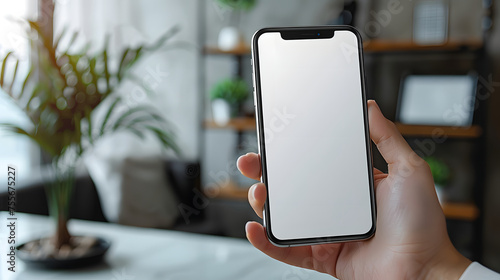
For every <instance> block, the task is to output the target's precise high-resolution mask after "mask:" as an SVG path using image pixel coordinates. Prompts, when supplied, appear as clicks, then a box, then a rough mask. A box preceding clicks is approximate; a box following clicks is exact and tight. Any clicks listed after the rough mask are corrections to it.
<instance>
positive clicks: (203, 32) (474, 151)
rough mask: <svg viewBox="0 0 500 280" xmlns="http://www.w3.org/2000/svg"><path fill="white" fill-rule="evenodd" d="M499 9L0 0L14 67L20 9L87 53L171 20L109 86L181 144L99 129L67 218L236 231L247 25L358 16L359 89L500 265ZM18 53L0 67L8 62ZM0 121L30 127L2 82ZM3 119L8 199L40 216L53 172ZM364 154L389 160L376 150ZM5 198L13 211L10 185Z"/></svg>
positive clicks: (464, 2) (3, 44)
mask: <svg viewBox="0 0 500 280" xmlns="http://www.w3.org/2000/svg"><path fill="white" fill-rule="evenodd" d="M53 3H55V10H54V13H53V17H52V16H51V14H52V13H51V12H50V9H51V8H50V7H51V5H52V4H53ZM235 3H236V4H235ZM499 12H500V2H499V1H493V0H453V1H452V0H413V1H412V0H374V1H368V0H359V1H348V0H346V1H339V0H317V1H305V0H270V1H258V0H257V1H236V2H234V1H222V0H206V1H205V0H184V1H176V0H168V1H157V0H145V1H132V0H127V1H123V0H122V1H118V0H107V1H96V0H93V1H82V0H74V1H68V0H56V1H54V2H53V1H47V0H40V1H36V0H18V1H0V57H2V59H3V58H4V57H5V55H6V54H7V53H8V52H9V51H15V52H16V55H17V58H18V59H19V60H20V62H21V63H20V64H19V68H18V69H17V71H18V72H19V74H18V75H26V74H27V73H28V71H29V70H28V67H27V66H24V64H23V62H26V63H29V62H30V61H36V60H37V59H39V58H38V57H37V55H39V54H37V53H36V52H33V51H32V50H33V44H32V43H30V41H29V40H28V35H27V33H26V29H27V25H26V23H25V22H24V23H23V22H22V21H21V19H32V20H36V19H38V20H40V19H42V20H47V21H53V25H52V26H53V29H52V32H53V34H54V35H53V37H54V38H57V37H58V34H61V32H62V31H63V30H65V34H67V36H64V37H63V38H62V39H61V42H60V46H59V47H61V48H66V47H68V48H70V47H71V50H73V49H74V50H77V49H82V48H85V46H86V43H88V42H91V43H92V44H91V45H90V46H88V47H87V48H86V49H85V50H86V51H87V52H89V53H92V52H98V51H101V50H102V49H103V47H104V46H105V43H106V42H107V50H108V55H109V59H110V61H111V62H113V63H114V65H117V64H118V63H119V62H120V59H121V57H120V51H121V50H123V49H124V48H126V47H131V48H134V47H137V46H140V45H141V44H152V43H153V42H155V41H156V40H158V39H159V38H161V36H162V35H163V34H165V32H167V31H168V30H174V31H175V32H173V35H172V36H171V37H169V39H168V40H167V42H166V43H165V44H163V45H162V46H161V47H160V48H158V49H157V50H155V51H151V52H148V53H147V54H145V55H144V56H143V57H142V58H141V60H140V61H139V62H138V63H137V64H136V65H134V67H133V68H131V73H132V74H133V75H134V77H135V78H134V80H136V81H137V80H138V81H139V84H141V85H143V87H138V86H136V85H134V83H133V80H131V81H124V82H123V83H120V85H119V87H116V88H115V89H114V92H113V94H115V95H117V96H120V97H121V100H122V101H123V102H122V103H123V104H122V106H123V107H124V108H126V107H128V108H132V107H134V106H142V105H147V106H150V108H153V109H155V110H156V111H157V112H158V113H159V114H160V115H161V117H162V118H164V119H165V120H166V124H167V126H168V128H169V133H170V132H171V135H173V137H174V139H175V142H176V144H177V146H178V149H179V152H178V153H175V152H174V151H173V149H169V148H168V145H167V149H165V148H164V146H165V145H162V142H161V141H159V140H158V138H157V137H154V135H153V133H149V134H148V133H145V134H144V135H143V138H140V137H137V135H135V134H134V133H130V132H131V131H126V130H124V131H116V132H114V133H109V134H107V135H106V136H105V137H102V138H99V139H98V141H96V142H94V143H92V145H88V148H86V149H85V153H83V154H82V156H81V160H78V162H76V164H75V170H76V171H75V178H76V179H75V187H74V189H73V195H72V197H71V200H70V210H69V211H70V212H69V213H70V214H69V216H70V217H72V218H78V219H85V220H92V221H102V222H109V223H118V224H122V225H128V226H139V227H152V228H163V229H172V230H176V231H180V232H194V233H201V234H207V235H220V236H228V237H236V238H244V236H245V234H244V225H245V223H246V221H248V220H259V218H258V217H257V216H256V215H255V214H254V213H253V211H252V210H251V208H250V206H249V205H248V202H247V200H246V197H247V190H248V187H249V186H251V185H252V184H253V183H254V181H252V180H249V179H246V178H244V177H243V176H241V175H240V174H239V172H238V170H237V168H236V160H237V158H238V157H239V156H240V155H242V154H245V153H247V152H257V138H256V131H255V118H254V111H253V94H252V78H251V75H252V68H251V56H250V42H251V37H252V34H253V33H254V32H255V31H256V30H258V29H260V28H263V27H270V26H305V25H326V24H348V25H353V26H355V27H356V28H358V30H359V31H360V33H361V34H362V37H363V40H364V60H365V61H364V62H365V76H366V92H367V95H368V98H370V99H375V100H376V101H377V102H378V104H379V105H380V107H381V109H382V111H383V112H384V114H385V115H386V116H387V117H388V118H389V119H391V120H393V121H395V122H397V125H398V128H399V129H400V131H401V132H402V133H403V135H404V136H405V137H406V138H407V140H408V141H409V143H410V145H411V146H412V148H414V149H415V150H416V151H417V152H418V153H419V155H420V156H422V157H424V158H425V159H426V161H427V162H428V163H429V165H430V166H431V169H432V171H433V175H434V179H435V182H436V190H437V192H438V194H439V197H440V201H441V204H442V206H443V210H444V212H445V215H446V217H447V225H448V231H449V234H450V236H451V238H452V241H453V243H454V245H455V246H456V247H457V248H458V249H459V251H460V252H461V253H463V254H464V255H466V256H467V257H469V258H471V259H473V260H478V261H481V262H482V263H484V264H485V265H487V266H489V267H491V268H493V269H495V270H497V271H500V239H499V238H498V236H499V232H500V204H499V203H498V202H497V201H498V199H500V172H499V171H500V160H498V158H500V149H499V148H498V143H499V141H500V113H499V110H498V109H497V108H498V107H499V106H500V97H499V96H498V91H499V90H500V71H498V69H499V67H500V31H499V29H498V27H497V21H496V18H495V15H496V14H497V13H499ZM176 30H177V31H176ZM75 31H77V32H78V37H77V38H76V39H75V40H74V42H73V41H72V39H71V37H72V36H71V35H70V34H72V33H73V32H75ZM106 38H108V39H106ZM106 40H108V41H106ZM31 42H33V41H31ZM71 50H70V51H69V52H71ZM14 67H15V65H14V64H13V63H11V64H7V65H6V73H7V75H9V71H11V72H12V71H13V68H14ZM113 71H114V70H113ZM145 88H146V89H147V90H145ZM111 104H112V102H111V101H110V100H104V101H103V102H102V104H99V106H97V107H96V108H95V110H94V111H93V112H92V119H95V120H97V121H101V120H102V119H104V118H106V110H107V108H109V107H110V106H111ZM148 108H149V107H148ZM0 122H2V123H4V122H9V123H12V122H13V123H16V124H18V125H19V126H21V127H22V126H26V127H29V120H28V119H27V118H26V117H25V116H23V112H22V110H20V109H18V108H17V106H15V104H13V103H12V100H10V99H9V98H8V95H7V94H6V92H5V88H4V91H3V92H2V91H0ZM0 133H1V135H2V136H1V137H0V155H1V158H0V165H1V167H0V168H1V170H3V169H5V168H7V166H8V165H9V166H10V165H15V166H16V168H17V170H18V177H17V210H18V211H20V212H27V213H34V214H44V215H46V214H48V206H47V202H46V201H45V199H44V197H45V191H44V184H46V183H47V182H50V181H51V180H54V178H53V177H51V176H50V175H48V174H50V172H47V169H48V168H49V166H50V162H51V161H52V158H53V155H50V153H47V152H45V151H44V150H43V149H40V148H39V145H37V144H35V143H34V142H33V141H30V139H29V138H28V137H25V136H23V135H13V134H11V133H9V132H8V131H6V130H5V129H4V130H3V131H1V132H0ZM54 141H55V140H54ZM163 144H164V143H163ZM374 162H375V166H376V167H377V168H379V169H381V170H385V171H386V170H387V166H386V163H385V162H384V161H383V159H382V158H381V156H380V155H379V154H378V153H377V152H375V154H374ZM1 176H5V174H2V175H1ZM2 178H4V177H2ZM331 179H332V181H333V180H334V178H331ZM5 180H6V179H5ZM0 198H1V202H0V203H1V204H0V206H1V210H2V211H3V210H7V205H6V203H5V202H6V199H7V189H6V188H2V189H0Z"/></svg>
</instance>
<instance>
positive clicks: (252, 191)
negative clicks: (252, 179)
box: [250, 185, 256, 200]
mask: <svg viewBox="0 0 500 280" xmlns="http://www.w3.org/2000/svg"><path fill="white" fill-rule="evenodd" d="M255 189H256V187H255V185H252V187H251V188H250V195H251V196H252V198H253V199H254V200H255Z"/></svg>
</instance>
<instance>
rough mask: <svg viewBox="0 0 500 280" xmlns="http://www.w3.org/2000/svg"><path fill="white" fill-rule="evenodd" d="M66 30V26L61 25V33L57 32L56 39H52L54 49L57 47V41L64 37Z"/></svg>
mask: <svg viewBox="0 0 500 280" xmlns="http://www.w3.org/2000/svg"><path fill="white" fill-rule="evenodd" d="M66 31H68V28H67V26H64V27H63V30H62V31H61V33H59V36H57V38H56V40H55V41H54V50H57V47H58V46H59V43H60V42H61V38H62V37H64V35H65V34H66Z"/></svg>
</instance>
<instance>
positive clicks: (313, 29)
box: [252, 26, 376, 247]
mask: <svg viewBox="0 0 500 280" xmlns="http://www.w3.org/2000/svg"><path fill="white" fill-rule="evenodd" d="M322 31H333V32H334V33H333V36H335V31H350V32H352V33H354V35H355V36H356V38H357V41H358V53H359V62H360V77H361V91H362V103H363V115H364V116H363V119H364V129H365V138H366V139H365V143H366V151H367V161H368V176H369V189H370V190H369V191H370V204H371V212H372V226H371V228H370V230H369V231H367V232H366V233H362V234H353V235H342V236H325V237H313V238H300V239H286V240H282V239H279V238H277V237H275V236H274V235H273V232H272V225H271V218H270V215H268V214H267V213H269V211H270V209H269V207H270V206H269V205H270V202H269V191H268V190H267V186H268V184H267V164H266V147H265V139H264V138H265V137H264V133H263V131H264V123H263V113H262V98H261V94H262V93H261V85H260V62H259V47H258V40H259V38H260V36H261V35H263V34H265V33H270V32H280V33H281V34H283V33H282V32H302V33H303V34H315V33H318V32H322ZM304 32H305V33H304ZM284 39H285V38H284ZM295 39H298V40H300V39H301V38H294V39H292V40H295ZM302 39H316V38H314V37H307V38H302ZM317 39H324V38H322V37H317ZM252 62H253V63H252V64H253V79H254V80H253V82H254V102H255V110H256V112H255V113H256V120H257V124H256V125H257V138H258V141H259V153H260V155H261V166H262V177H261V180H262V182H263V183H264V184H265V185H266V190H267V194H268V195H267V199H266V203H265V205H264V213H263V215H264V216H263V222H264V227H265V229H266V234H267V237H268V239H269V241H270V242H271V243H272V244H274V245H276V246H279V247H290V246H304V245H314V244H323V243H338V242H347V241H359V240H366V239H369V238H370V237H372V236H373V235H374V233H375V228H376V206H375V191H374V185H373V159H372V150H371V140H370V130H369V126H368V125H369V124H368V109H367V99H366V91H365V76H364V60H363V44H362V39H361V35H360V34H359V32H358V31H357V30H356V29H355V28H353V27H351V26H308V27H272V28H263V29H260V30H258V31H257V32H256V33H255V34H254V35H253V38H252Z"/></svg>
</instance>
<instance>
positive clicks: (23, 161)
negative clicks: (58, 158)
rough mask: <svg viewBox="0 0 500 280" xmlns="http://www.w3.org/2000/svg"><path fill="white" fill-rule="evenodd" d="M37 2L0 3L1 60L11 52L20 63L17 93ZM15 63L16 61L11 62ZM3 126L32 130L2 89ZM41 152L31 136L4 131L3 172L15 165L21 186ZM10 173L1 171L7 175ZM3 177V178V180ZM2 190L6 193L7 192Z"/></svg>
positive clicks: (0, 138) (0, 133)
mask: <svg viewBox="0 0 500 280" xmlns="http://www.w3.org/2000/svg"><path fill="white" fill-rule="evenodd" d="M36 10H37V1H36V0H18V1H2V2H1V3H0V57H1V60H3V58H4V57H5V55H6V54H7V53H8V52H9V51H13V52H14V53H15V57H16V58H18V59H19V60H20V64H19V68H18V74H17V79H16V83H15V84H14V86H13V89H14V92H16V90H17V89H19V87H20V86H21V84H22V80H23V79H22V78H23V77H25V76H26V74H27V72H28V64H29V59H30V46H29V42H28V39H27V34H26V28H27V26H26V25H25V24H24V23H23V20H25V19H34V18H35V16H36ZM11 62H12V61H11ZM13 70H14V63H9V64H7V67H6V71H5V72H6V75H5V76H6V78H5V80H6V81H10V80H11V79H12V74H13ZM0 123H13V124H16V125H20V126H22V127H25V128H29V124H30V121H29V118H28V117H27V116H26V115H25V114H24V113H23V112H22V111H21V110H20V108H19V107H18V106H17V105H16V104H15V103H14V101H13V100H12V99H11V98H10V97H9V96H8V95H7V93H5V92H3V91H2V90H1V89H0ZM39 154H40V150H39V149H38V147H37V146H36V145H35V144H34V143H32V142H31V141H30V140H29V139H28V138H27V137H25V136H20V135H15V134H12V133H10V132H7V131H5V130H3V129H0V170H2V171H3V170H7V166H14V167H15V168H16V170H17V173H18V176H17V178H16V179H17V183H22V181H23V180H24V179H25V178H27V177H28V176H29V174H30V173H31V172H32V171H33V170H34V169H36V168H37V167H38V165H39V163H40V157H39ZM5 173H6V172H1V176H4V175H5ZM2 178H3V177H2ZM0 191H4V190H3V189H2V190H0Z"/></svg>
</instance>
